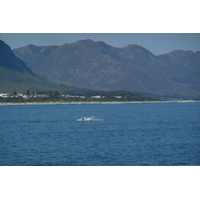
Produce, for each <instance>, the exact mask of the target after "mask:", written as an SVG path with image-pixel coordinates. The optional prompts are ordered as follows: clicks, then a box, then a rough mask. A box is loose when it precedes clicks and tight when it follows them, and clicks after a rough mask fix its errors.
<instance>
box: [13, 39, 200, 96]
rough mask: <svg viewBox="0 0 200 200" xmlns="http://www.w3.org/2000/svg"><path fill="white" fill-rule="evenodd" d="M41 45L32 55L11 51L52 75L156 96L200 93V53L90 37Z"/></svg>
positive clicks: (36, 70) (38, 70)
mask: <svg viewBox="0 0 200 200" xmlns="http://www.w3.org/2000/svg"><path fill="white" fill-rule="evenodd" d="M36 47H37V46H36ZM37 49H39V50H38V52H36V53H35V54H34V55H32V54H33V53H34V52H33V50H32V49H31V48H30V47H28V46H25V47H21V48H18V49H14V50H13V52H14V54H15V55H16V56H18V57H19V58H21V59H22V60H24V62H25V63H26V64H27V66H28V67H29V68H30V69H31V70H32V71H33V72H34V73H36V74H37V75H39V76H41V77H45V78H47V79H48V80H55V81H57V80H59V81H69V82H75V83H79V84H87V85H90V86H97V87H102V88H106V89H110V90H127V91H138V92H147V93H154V94H158V95H172V94H179V95H183V96H191V95H192V96H198V95H200V85H199V80H200V78H199V77H200V76H199V74H200V67H199V66H200V54H199V53H198V52H195V53H194V52H192V51H183V50H176V51H172V52H170V53H168V54H162V55H159V56H156V55H154V54H153V53H151V52H150V51H149V50H147V49H145V48H143V47H142V46H139V45H134V44H130V45H128V46H126V47H122V48H119V47H113V46H111V45H107V44H106V43H104V42H101V41H98V42H94V41H92V40H79V41H77V42H74V43H71V44H64V45H60V46H45V47H42V46H38V47H37ZM27 52H29V54H28V55H29V56H26V53H27Z"/></svg>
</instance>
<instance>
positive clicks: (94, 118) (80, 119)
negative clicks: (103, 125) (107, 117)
mask: <svg viewBox="0 0 200 200" xmlns="http://www.w3.org/2000/svg"><path fill="white" fill-rule="evenodd" d="M102 120H103V119H98V118H96V117H81V118H79V119H77V120H76V121H102Z"/></svg>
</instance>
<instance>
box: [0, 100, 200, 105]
mask: <svg viewBox="0 0 200 200" xmlns="http://www.w3.org/2000/svg"><path fill="white" fill-rule="evenodd" d="M194 102H200V101H196V100H181V101H121V102H119V101H112V102H110V101H105V102H102V101H91V102H84V101H80V102H77V101H72V102H59V101H58V102H56V101H55V102H22V103H13V102H12V103H9V102H6V103H1V102H0V106H9V105H12V106H13V105H68V104H69V105H70V104H76V105H81V104H126V103H194Z"/></svg>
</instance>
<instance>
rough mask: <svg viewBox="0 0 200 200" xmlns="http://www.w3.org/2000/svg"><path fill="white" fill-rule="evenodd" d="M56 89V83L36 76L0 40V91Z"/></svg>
mask: <svg viewBox="0 0 200 200" xmlns="http://www.w3.org/2000/svg"><path fill="white" fill-rule="evenodd" d="M27 88H29V89H30V90H32V91H37V90H50V89H58V85H56V84H52V83H50V82H48V81H44V80H42V79H41V78H38V77H37V76H36V75H35V74H34V73H33V72H32V71H31V70H30V69H29V68H28V67H27V66H26V64H25V63H24V62H23V61H22V60H20V59H19V58H17V57H16V56H15V55H14V54H13V52H12V50H11V49H10V47H9V46H8V45H7V44H5V43H4V42H3V41H2V40H0V92H13V91H14V90H16V91H17V92H26V90H27Z"/></svg>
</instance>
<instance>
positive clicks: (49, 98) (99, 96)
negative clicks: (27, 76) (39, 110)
mask: <svg viewBox="0 0 200 200" xmlns="http://www.w3.org/2000/svg"><path fill="white" fill-rule="evenodd" d="M131 101H161V100H160V99H156V98H151V97H142V96H140V95H138V94H133V93H131V92H121V91H110V92H105V91H86V92H82V93H74V92H73V91H66V92H63V93H62V94H60V93H59V91H57V90H49V91H40V92H37V94H34V93H32V94H30V91H29V89H27V91H26V94H17V93H16V91H14V92H13V94H10V93H7V94H6V95H4V96H1V97H0V102H2V103H34V102H38V103H45V102H46V103H48V102H56V103H58V102H60V103H65V102H66V103H68V102H69V103H70V102H131Z"/></svg>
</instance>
